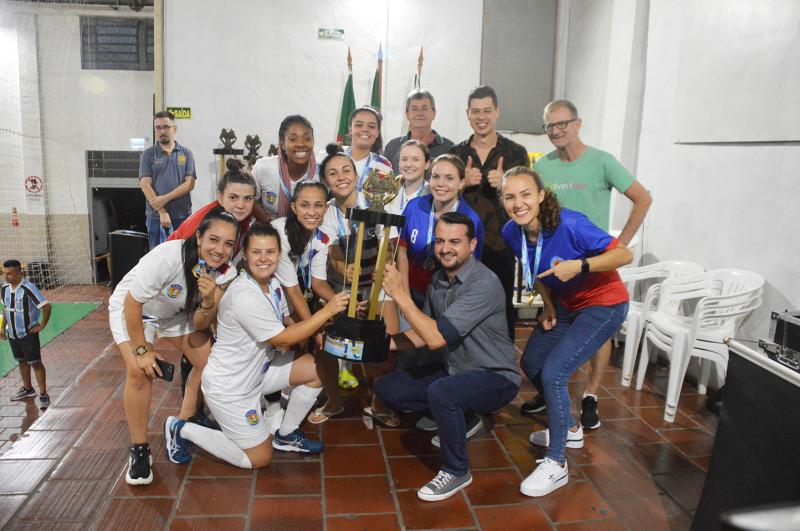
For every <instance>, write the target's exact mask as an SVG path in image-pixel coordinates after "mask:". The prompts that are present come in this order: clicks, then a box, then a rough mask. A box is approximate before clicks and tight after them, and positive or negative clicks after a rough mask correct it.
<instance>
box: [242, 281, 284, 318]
mask: <svg viewBox="0 0 800 531" xmlns="http://www.w3.org/2000/svg"><path fill="white" fill-rule="evenodd" d="M245 273H246V274H247V278H249V279H250V281H251V282H252V283H253V284H255V285H256V286H258V291H260V292H261V294H262V295H264V298H265V299H267V302H269V305H270V306H271V307H272V309H273V310H274V311H275V316H276V317H277V318H278V322H280V323H283V313H282V312H281V299H280V298H279V297H278V290H275V291H272V279H270V283H269V284H268V285H267V289H268V290H269V294H270V297H267V294H266V293H264V290H263V289H261V286H260V285H259V284H258V282H256V280H255V279H254V278H253V277H252V276H250V273H249V272H247V271H245ZM273 301H274V302H273Z"/></svg>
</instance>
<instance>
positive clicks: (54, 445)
mask: <svg viewBox="0 0 800 531" xmlns="http://www.w3.org/2000/svg"><path fill="white" fill-rule="evenodd" d="M80 434H81V432H78V431H31V432H28V433H25V434H23V435H22V436H21V437H20V438H19V439H18V440H17V441H16V442H15V443H14V445H13V446H12V447H11V449H10V450H8V451H7V452H6V453H4V454H3V455H2V456H1V457H0V459H46V458H55V457H61V456H63V455H64V454H65V453H67V450H68V449H69V447H70V446H72V444H73V443H74V442H75V440H76V439H77V438H78V436H79V435H80Z"/></svg>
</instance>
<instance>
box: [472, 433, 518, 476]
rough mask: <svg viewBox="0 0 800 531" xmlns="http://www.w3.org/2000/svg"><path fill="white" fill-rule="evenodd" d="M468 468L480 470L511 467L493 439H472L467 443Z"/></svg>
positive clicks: (501, 449) (504, 453)
mask: <svg viewBox="0 0 800 531" xmlns="http://www.w3.org/2000/svg"><path fill="white" fill-rule="evenodd" d="M467 454H468V455H469V466H470V468H471V469H472V470H477V469H480V468H504V467H510V466H513V465H512V463H511V461H510V460H509V459H508V456H507V455H506V452H505V451H504V450H503V448H502V447H501V446H500V444H499V443H498V442H497V441H496V440H495V439H474V440H471V441H469V442H468V443H467Z"/></svg>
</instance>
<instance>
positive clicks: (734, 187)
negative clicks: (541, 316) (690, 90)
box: [639, 0, 800, 338]
mask: <svg viewBox="0 0 800 531" xmlns="http://www.w3.org/2000/svg"><path fill="white" fill-rule="evenodd" d="M686 1H689V0H686ZM795 8H796V9H798V10H800V4H796V5H795ZM648 31H649V36H648V44H647V51H648V53H647V79H646V90H645V100H644V113H643V121H642V133H641V138H640V150H639V174H640V176H646V179H647V183H648V186H649V188H650V189H651V191H652V194H653V197H654V199H655V201H654V205H653V208H652V210H651V212H650V215H649V224H648V228H647V229H648V230H647V233H646V242H645V250H646V251H647V252H648V254H649V255H651V257H652V258H653V259H658V260H663V259H672V258H679V259H687V260H694V261H696V262H699V263H701V264H703V265H704V266H705V267H706V268H707V269H712V268H722V267H737V268H743V269H748V270H752V271H755V272H758V273H760V274H761V275H763V276H764V277H765V278H766V281H767V284H766V287H765V297H764V304H763V306H762V308H761V309H760V310H759V311H758V312H757V313H756V314H755V315H753V316H752V318H751V319H749V320H748V321H747V322H746V323H745V327H744V329H743V330H742V332H741V333H740V335H742V336H743V337H750V338H764V337H766V336H767V332H768V326H769V312H770V310H783V309H784V308H795V309H797V308H800V283H798V282H797V271H798V261H800V237H799V236H798V232H797V205H798V198H800V181H798V178H797V171H798V167H800V145H798V144H797V143H794V144H727V145H679V144H674V143H673V142H672V140H673V139H672V137H671V131H672V121H673V117H674V116H675V114H676V113H675V111H676V109H675V102H676V95H677V93H678V90H679V87H678V86H676V76H675V74H676V71H677V69H678V66H679V65H678V54H677V53H675V48H674V44H675V43H676V42H679V36H680V31H681V9H680V6H676V5H675V2H673V1H672V0H652V1H651V5H650V23H649V30H648ZM764 31H768V28H764ZM775 53H780V52H779V51H778V50H776V51H775ZM710 75H713V72H712V73H710ZM712 96H713V95H712ZM781 108H782V103H781V102H780V101H774V102H769V103H767V102H765V105H764V107H763V112H766V113H771V112H781ZM732 111H734V109H732ZM698 119H700V120H701V119H702V117H701V116H698Z"/></svg>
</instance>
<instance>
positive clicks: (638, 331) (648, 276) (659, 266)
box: [619, 260, 703, 387]
mask: <svg viewBox="0 0 800 531" xmlns="http://www.w3.org/2000/svg"><path fill="white" fill-rule="evenodd" d="M702 272H703V266H701V265H700V264H696V263H694V262H689V261H686V260H667V261H664V262H658V263H655V264H650V265H646V266H641V267H623V268H622V269H620V270H619V274H620V277H622V281H623V282H624V283H625V285H626V286H627V288H628V293H629V294H630V303H629V306H628V317H627V318H626V319H625V323H623V325H622V328H621V329H620V333H621V334H623V335H624V336H625V350H624V355H623V358H622V385H624V386H625V387H630V385H631V380H632V379H633V369H634V367H635V365H636V354H637V353H638V352H639V343H640V340H641V337H642V330H643V329H644V325H645V324H646V323H647V314H648V313H649V312H650V311H651V310H654V309H655V303H656V301H657V300H658V292H659V290H660V283H661V281H663V280H665V279H668V278H685V277H688V276H693V275H698V274H700V273H702ZM643 281H654V282H657V283H656V284H654V285H651V286H650V287H649V288H648V290H647V292H646V295H645V297H644V300H643V301H637V300H635V298H634V295H635V291H636V285H637V283H639V282H643Z"/></svg>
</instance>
